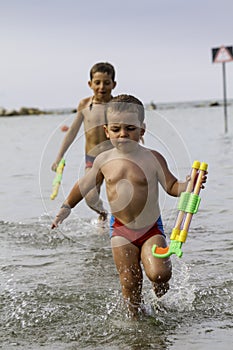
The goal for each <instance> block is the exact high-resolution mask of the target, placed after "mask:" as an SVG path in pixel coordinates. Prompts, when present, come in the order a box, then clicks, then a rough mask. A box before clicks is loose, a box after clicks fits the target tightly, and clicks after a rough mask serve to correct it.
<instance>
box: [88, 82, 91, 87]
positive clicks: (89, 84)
mask: <svg viewBox="0 0 233 350" xmlns="http://www.w3.org/2000/svg"><path fill="white" fill-rule="evenodd" d="M88 86H89V87H90V88H91V80H89V81H88Z"/></svg>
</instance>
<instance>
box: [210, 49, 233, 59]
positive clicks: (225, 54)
mask: <svg viewBox="0 0 233 350" xmlns="http://www.w3.org/2000/svg"><path fill="white" fill-rule="evenodd" d="M212 59H213V63H223V62H231V61H233V47H232V46H227V47H225V46H221V47H219V48H216V49H212Z"/></svg>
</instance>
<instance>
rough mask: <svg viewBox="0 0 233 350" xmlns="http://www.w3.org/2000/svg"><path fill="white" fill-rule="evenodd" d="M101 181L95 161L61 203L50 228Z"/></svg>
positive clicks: (100, 173) (64, 217) (101, 175)
mask: <svg viewBox="0 0 233 350" xmlns="http://www.w3.org/2000/svg"><path fill="white" fill-rule="evenodd" d="M102 181H103V174H102V172H101V169H100V168H99V167H98V163H97V162H96V161H95V162H94V163H93V167H92V169H91V170H90V171H89V172H88V173H87V174H86V175H85V176H83V177H82V178H81V179H80V180H78V181H77V182H76V183H75V185H74V186H73V188H72V190H71V191H70V193H69V195H68V197H67V198H66V200H65V201H64V203H63V204H62V206H61V208H60V210H59V212H58V214H57V215H56V217H55V219H54V220H53V223H52V226H51V228H52V229H53V228H55V227H57V226H58V224H61V223H62V222H63V220H64V219H66V218H67V217H68V216H69V215H70V213H71V209H72V208H74V207H75V206H76V205H77V204H78V203H79V202H80V201H81V200H82V199H83V198H84V197H85V196H86V194H87V193H88V192H89V191H90V190H91V189H92V188H94V187H95V186H96V185H98V184H99V183H102Z"/></svg>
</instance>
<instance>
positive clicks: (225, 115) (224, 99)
mask: <svg viewBox="0 0 233 350" xmlns="http://www.w3.org/2000/svg"><path fill="white" fill-rule="evenodd" d="M222 75H223V105H224V121H225V133H227V132H228V127H227V92H226V90H227V89H226V68H225V62H223V63H222Z"/></svg>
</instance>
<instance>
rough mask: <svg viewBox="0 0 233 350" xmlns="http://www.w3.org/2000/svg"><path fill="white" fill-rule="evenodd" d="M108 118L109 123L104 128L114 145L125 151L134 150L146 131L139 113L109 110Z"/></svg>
mask: <svg viewBox="0 0 233 350" xmlns="http://www.w3.org/2000/svg"><path fill="white" fill-rule="evenodd" d="M107 119H108V125H105V127H104V128H105V132H106V136H107V137H108V138H109V139H110V140H111V142H112V144H113V146H114V147H116V148H117V149H119V150H122V151H124V152H125V151H131V150H133V149H134V148H135V147H136V145H137V144H138V142H139V140H140V138H141V137H142V136H143V134H144V132H145V125H144V124H141V123H140V121H139V119H138V115H137V113H135V112H129V111H125V112H116V111H112V112H111V111H108V114H107Z"/></svg>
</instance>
